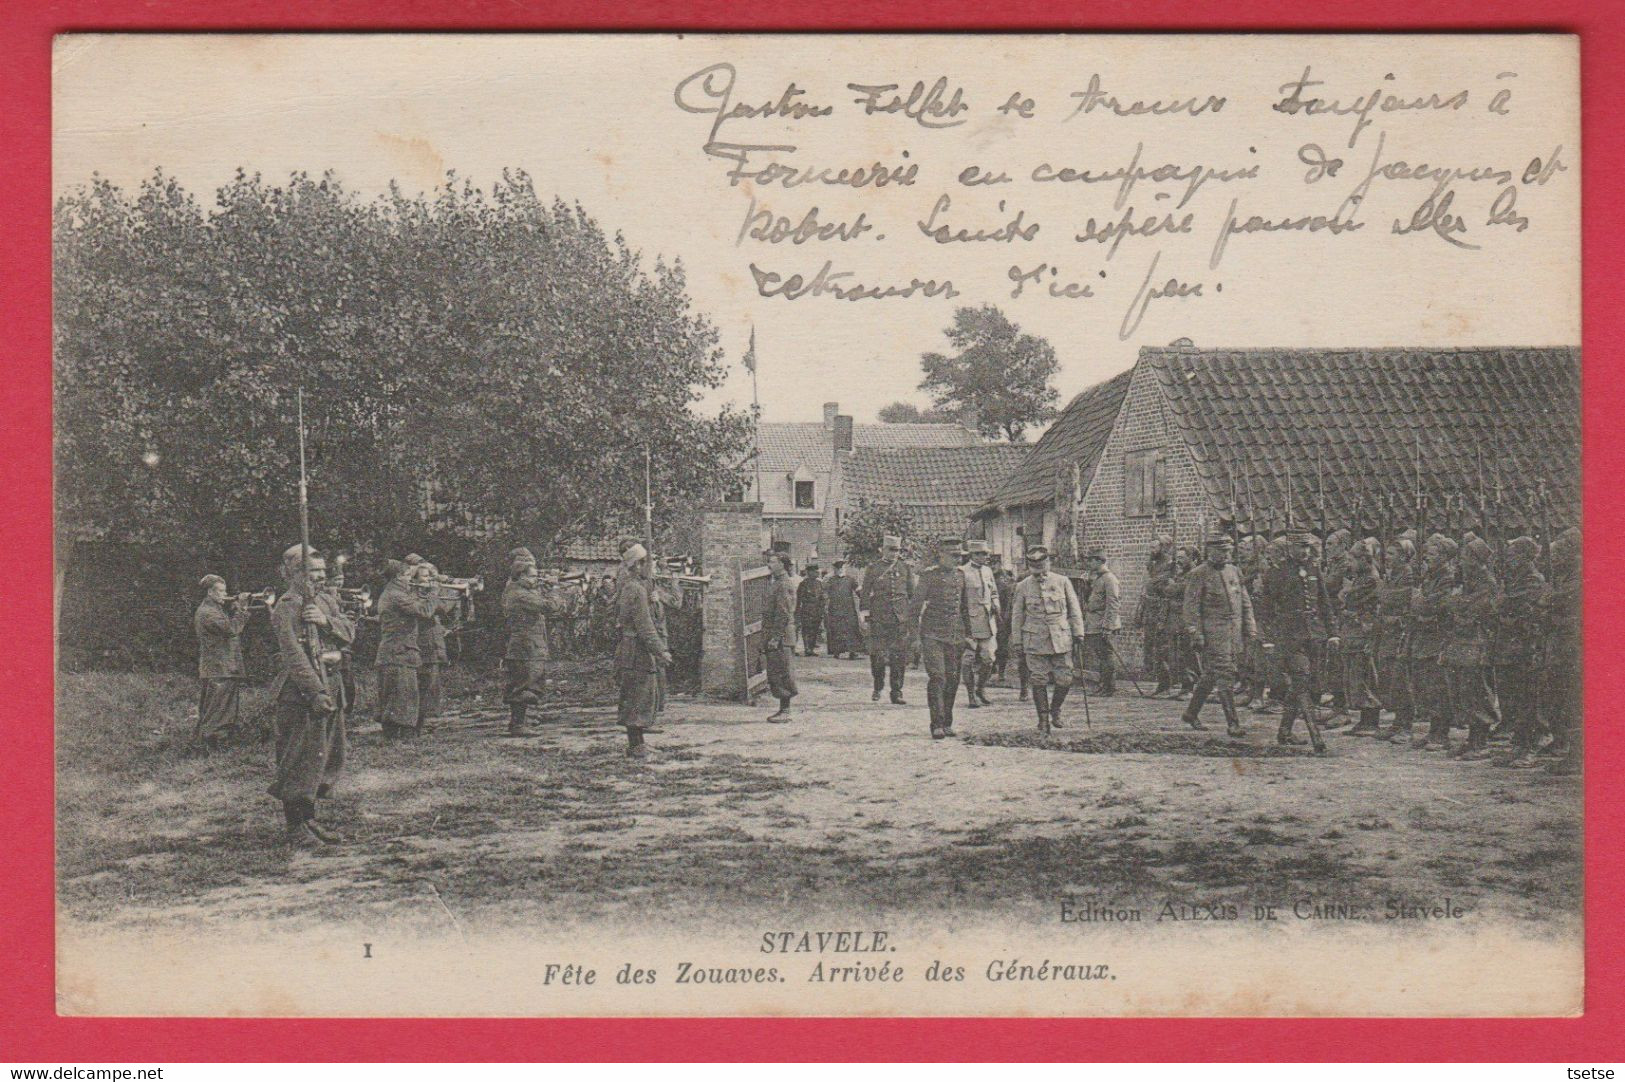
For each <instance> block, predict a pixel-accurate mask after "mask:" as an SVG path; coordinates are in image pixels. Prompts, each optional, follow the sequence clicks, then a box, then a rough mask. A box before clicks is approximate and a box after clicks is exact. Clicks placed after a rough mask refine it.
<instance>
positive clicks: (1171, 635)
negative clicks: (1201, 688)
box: [1159, 548, 1196, 699]
mask: <svg viewBox="0 0 1625 1082" xmlns="http://www.w3.org/2000/svg"><path fill="white" fill-rule="evenodd" d="M1193 565H1194V561H1193V560H1192V559H1191V552H1190V551H1189V550H1188V549H1183V548H1182V549H1178V550H1177V551H1175V553H1174V558H1173V566H1172V568H1171V569H1170V570H1169V573H1168V575H1167V577H1166V578H1164V579H1163V580H1162V586H1161V587H1160V590H1159V593H1160V594H1161V597H1162V612H1163V618H1162V644H1163V649H1164V650H1166V651H1167V654H1168V667H1169V670H1170V673H1171V675H1172V677H1174V678H1177V679H1178V680H1179V687H1178V688H1177V689H1175V690H1173V691H1171V692H1170V693H1169V695H1168V697H1169V698H1170V699H1186V698H1189V697H1190V694H1191V689H1192V688H1193V687H1194V686H1195V684H1196V672H1195V664H1194V659H1193V658H1192V656H1191V652H1190V638H1189V636H1188V635H1186V633H1185V579H1186V576H1188V575H1189V574H1190V571H1191V567H1192V566H1193ZM1170 682H1171V681H1170Z"/></svg>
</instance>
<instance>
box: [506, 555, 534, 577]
mask: <svg viewBox="0 0 1625 1082" xmlns="http://www.w3.org/2000/svg"><path fill="white" fill-rule="evenodd" d="M535 568H536V561H535V560H515V561H514V562H513V563H512V564H511V565H510V566H509V567H508V577H509V578H510V579H516V578H518V577H519V576H520V575H523V574H524V573H525V572H526V571H533V570H535Z"/></svg>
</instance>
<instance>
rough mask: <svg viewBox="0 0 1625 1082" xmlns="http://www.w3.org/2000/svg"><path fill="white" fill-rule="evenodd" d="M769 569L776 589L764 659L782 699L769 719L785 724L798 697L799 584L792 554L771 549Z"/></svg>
mask: <svg viewBox="0 0 1625 1082" xmlns="http://www.w3.org/2000/svg"><path fill="white" fill-rule="evenodd" d="M767 566H768V570H770V571H771V572H772V573H773V593H772V596H771V597H770V598H769V599H768V609H767V617H766V619H765V621H764V622H763V625H762V626H763V630H764V631H766V632H767V645H766V648H765V651H764V655H763V660H764V661H765V662H766V664H767V687H768V691H769V692H771V693H772V695H773V697H774V698H776V699H778V700H779V709H778V712H777V713H774V714H770V715H769V716H768V719H767V720H768V721H771V722H773V723H774V724H776V725H783V724H784V723H785V722H788V721H789V720H790V700H791V699H793V698H795V697H796V692H797V691H798V690H799V689H798V688H797V687H796V671H795V661H794V660H793V658H794V657H795V648H794V644H795V635H796V631H795V628H796V587H795V586H794V585H793V583H792V581H791V578H790V557H788V556H784V555H781V554H779V553H769V554H768V557H767Z"/></svg>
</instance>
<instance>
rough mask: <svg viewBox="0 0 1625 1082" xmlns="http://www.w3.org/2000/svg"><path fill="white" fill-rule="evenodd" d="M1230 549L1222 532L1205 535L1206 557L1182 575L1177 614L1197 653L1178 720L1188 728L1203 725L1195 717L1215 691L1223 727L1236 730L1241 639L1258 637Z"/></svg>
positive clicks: (1230, 731) (1234, 733) (1239, 732)
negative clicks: (1197, 666)
mask: <svg viewBox="0 0 1625 1082" xmlns="http://www.w3.org/2000/svg"><path fill="white" fill-rule="evenodd" d="M1233 551H1234V548H1233V545H1232V542H1231V540H1230V537H1229V535H1227V534H1215V535H1213V536H1212V537H1210V538H1208V542H1207V563H1206V564H1204V565H1203V566H1201V567H1198V568H1196V569H1195V570H1193V571H1192V572H1191V573H1190V575H1189V576H1187V578H1186V580H1185V599H1184V602H1183V603H1182V606H1181V609H1182V618H1183V620H1184V622H1185V632H1186V634H1187V635H1188V636H1189V638H1190V643H1191V648H1192V649H1193V650H1194V651H1195V652H1196V654H1197V656H1198V657H1200V658H1201V661H1202V665H1201V679H1199V680H1198V681H1197V684H1196V688H1195V690H1194V691H1193V692H1192V694H1191V700H1190V702H1189V703H1188V704H1187V705H1186V706H1185V713H1184V715H1183V718H1182V720H1183V721H1184V722H1185V724H1186V725H1189V726H1190V727H1191V728H1192V729H1203V728H1206V726H1204V725H1203V724H1202V722H1201V719H1200V717H1199V715H1200V713H1201V710H1202V706H1203V704H1204V703H1206V702H1207V697H1208V696H1209V695H1210V694H1212V693H1214V692H1215V691H1216V692H1217V693H1218V696H1219V705H1220V706H1221V707H1223V708H1224V726H1225V732H1227V733H1228V734H1229V735H1230V736H1232V737H1239V736H1241V735H1243V734H1242V729H1241V718H1240V717H1239V716H1238V715H1237V714H1236V698H1235V680H1236V673H1237V671H1238V664H1239V658H1240V657H1241V652H1242V648H1243V645H1244V644H1245V643H1247V642H1250V641H1251V640H1253V639H1255V638H1257V637H1258V627H1257V625H1256V624H1255V623H1254V622H1253V602H1252V598H1251V597H1249V596H1248V594H1247V588H1246V587H1245V586H1243V585H1242V582H1241V572H1240V571H1238V570H1237V569H1236V566H1235V564H1234V563H1232V562H1231V553H1232V552H1233Z"/></svg>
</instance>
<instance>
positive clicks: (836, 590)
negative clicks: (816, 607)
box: [824, 560, 863, 660]
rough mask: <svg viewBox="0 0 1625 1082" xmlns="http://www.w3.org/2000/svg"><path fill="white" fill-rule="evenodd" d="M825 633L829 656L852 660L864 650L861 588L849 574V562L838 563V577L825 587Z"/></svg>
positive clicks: (836, 575)
mask: <svg viewBox="0 0 1625 1082" xmlns="http://www.w3.org/2000/svg"><path fill="white" fill-rule="evenodd" d="M824 632H825V635H826V637H827V638H828V640H829V656H830V657H840V656H842V655H843V654H844V655H845V656H846V657H847V658H848V659H849V660H850V659H852V658H855V657H857V656H858V651H859V650H861V649H862V648H863V633H862V632H861V631H860V630H859V629H858V584H857V582H856V580H854V579H853V578H852V576H851V575H848V574H847V573H846V561H845V560H836V561H835V573H834V574H833V575H831V576H830V577H829V579H828V580H826V581H825V583H824Z"/></svg>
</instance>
